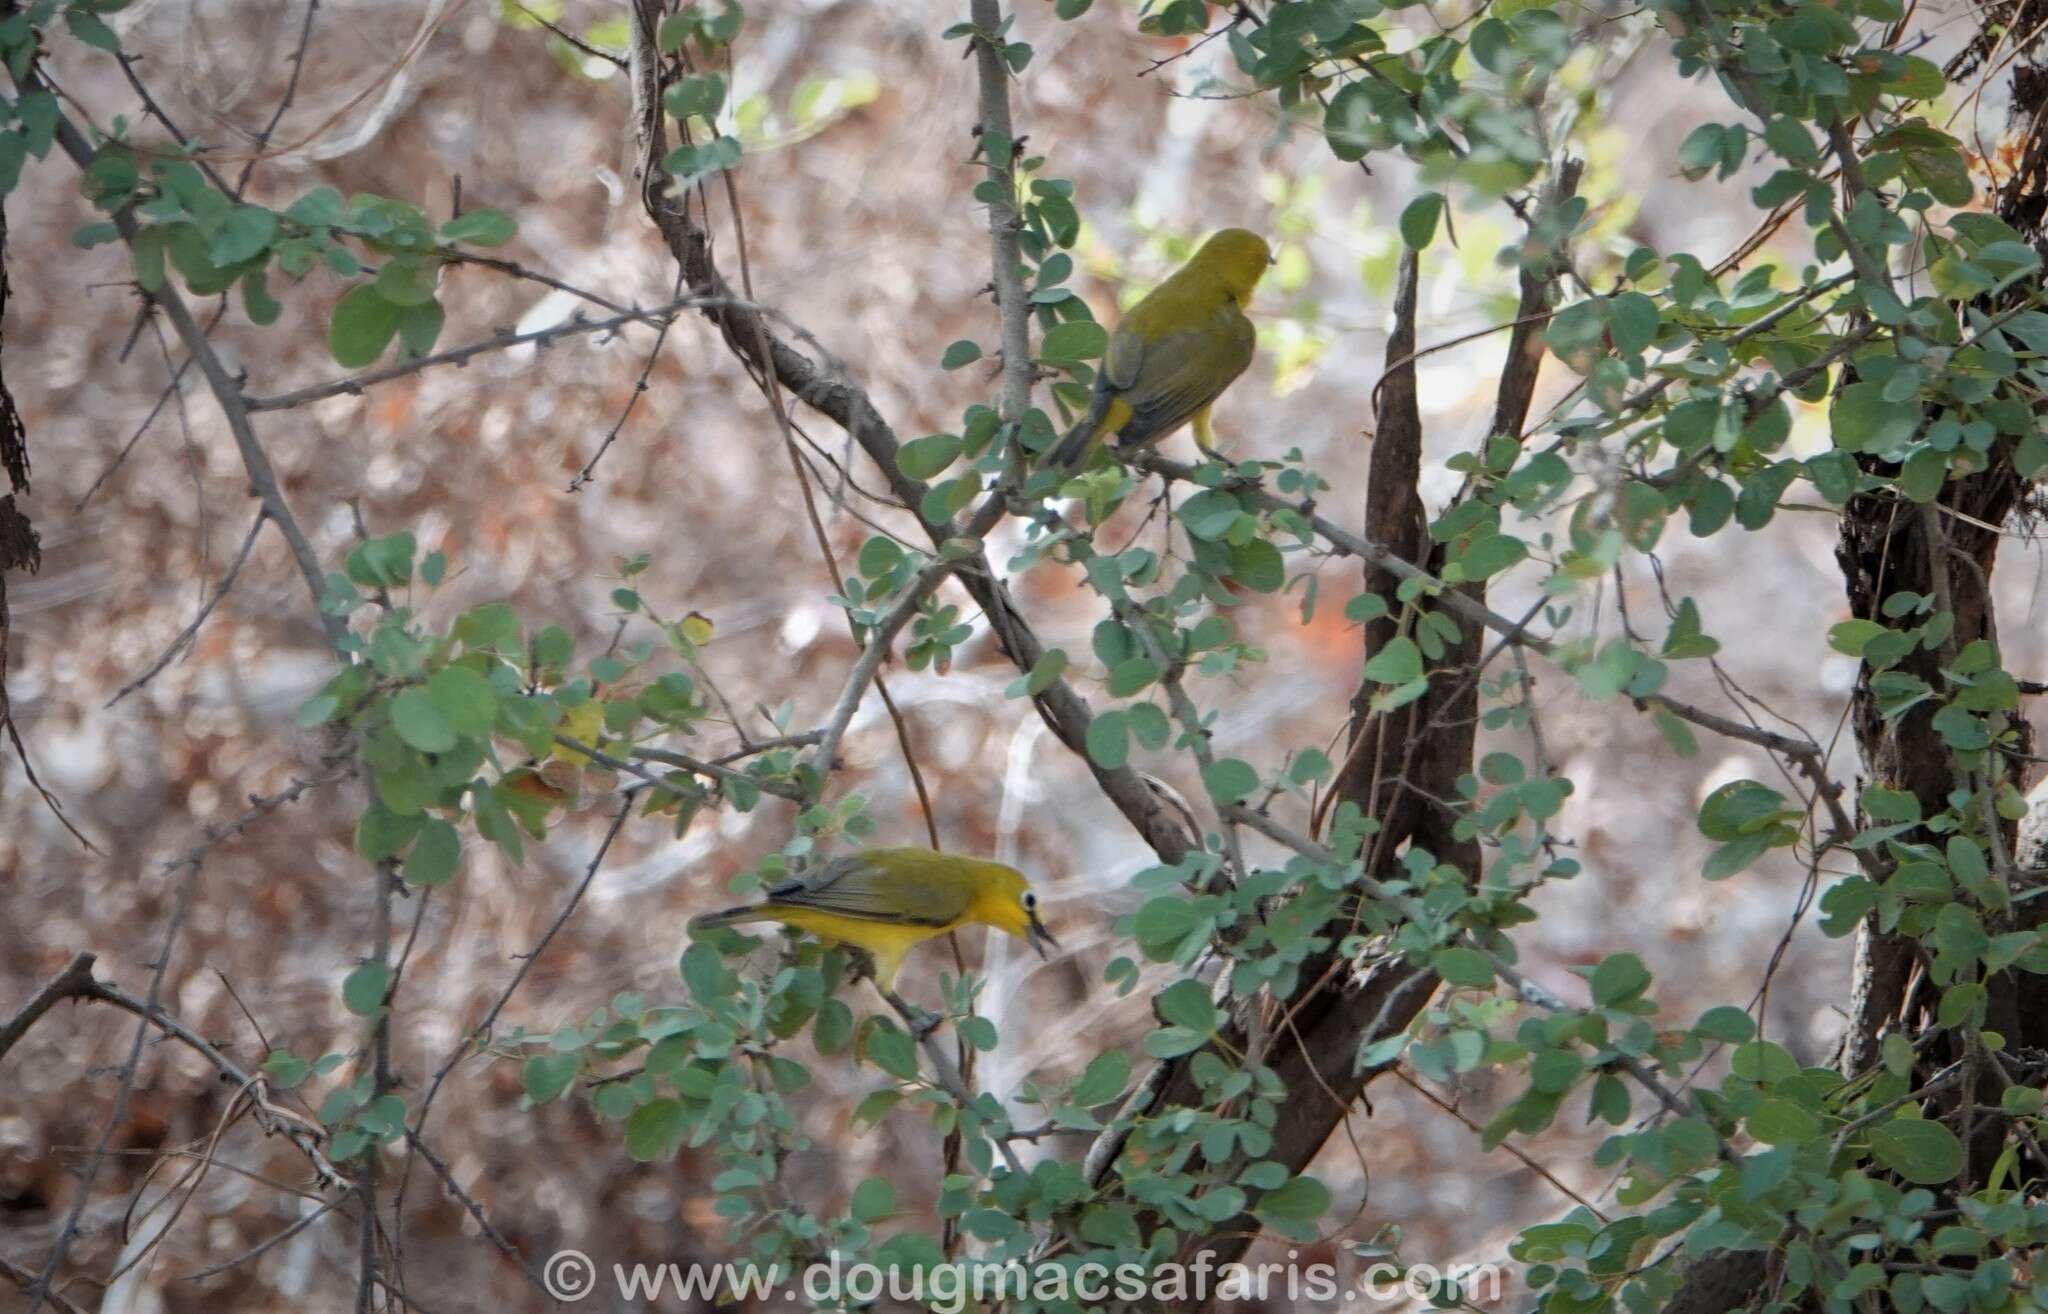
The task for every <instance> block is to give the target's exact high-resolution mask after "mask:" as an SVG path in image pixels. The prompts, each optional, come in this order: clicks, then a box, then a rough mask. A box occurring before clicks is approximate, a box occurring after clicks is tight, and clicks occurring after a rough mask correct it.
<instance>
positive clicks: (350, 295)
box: [327, 285, 398, 370]
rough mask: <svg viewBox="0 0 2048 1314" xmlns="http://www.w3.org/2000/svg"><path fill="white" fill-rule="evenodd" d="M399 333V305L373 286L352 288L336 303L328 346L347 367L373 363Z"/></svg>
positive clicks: (336, 359) (357, 367) (328, 333)
mask: <svg viewBox="0 0 2048 1314" xmlns="http://www.w3.org/2000/svg"><path fill="white" fill-rule="evenodd" d="M397 333H398V307H397V306H394V305H392V304H391V303H390V302H389V301H386V300H385V299H384V298H383V296H382V295H381V294H379V293H378V291H377V289H376V288H375V287H374V286H369V285H365V286H363V287H356V288H351V289H349V290H348V291H347V292H346V293H344V294H342V298H341V300H340V301H338V302H336V303H335V305H334V318H333V320H332V321H330V322H329V324H328V326H327V350H328V351H329V352H330V353H332V354H333V356H334V360H335V363H336V364H338V365H340V366H342V367H343V368H344V369H351V370H355V369H361V368H363V367H364V366H366V365H371V364H374V363H375V362H376V360H377V358H378V357H379V356H381V355H383V354H384V349H385V348H386V347H388V346H390V345H391V339H392V338H393V337H394V336H396V335H397Z"/></svg>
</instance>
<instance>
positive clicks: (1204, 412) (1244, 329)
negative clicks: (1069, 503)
mask: <svg viewBox="0 0 2048 1314" xmlns="http://www.w3.org/2000/svg"><path fill="white" fill-rule="evenodd" d="M1272 263H1273V253H1272V251H1271V250H1270V249H1269V248H1268V247H1267V246H1266V239H1265V238H1263V237H1260V236H1259V235H1258V234H1257V233H1253V232H1248V231H1246V230H1245V229H1242V228H1226V229H1224V230H1223V231H1222V232H1220V233H1218V234H1216V235H1215V236H1214V237H1212V238H1210V239H1209V240H1208V241H1206V242H1204V243H1202V247H1201V249H1200V250H1198V251H1196V252H1195V254H1194V256H1193V257H1192V258H1191V259H1190V260H1189V261H1188V262H1187V263H1186V264H1185V265H1182V266H1181V267H1180V268H1179V269H1177V270H1175V271H1174V272H1173V274H1172V275H1171V276H1170V277H1169V278H1168V279H1167V280H1166V281H1165V282H1164V283H1161V284H1160V285H1159V286H1158V287H1156V288H1154V289H1152V291H1151V292H1150V293H1149V294H1147V295H1146V296H1145V298H1144V299H1143V300H1141V301H1140V302H1138V304H1137V305H1135V306H1132V307H1131V310H1130V313H1129V314H1127V315H1125V316H1124V317H1123V322H1122V323H1120V324H1118V325H1117V329H1116V332H1115V333H1113V334H1111V335H1110V338H1109V350H1108V351H1106V352H1104V353H1103V357H1102V367H1101V368H1100V369H1099V370H1097V371H1096V374H1095V391H1094V394H1093V395H1092V396H1091V397H1090V398H1089V402H1088V413H1087V414H1086V415H1085V416H1083V417H1082V418H1081V422H1080V423H1079V424H1077V425H1075V426H1074V428H1073V429H1072V431H1071V432H1069V433H1068V434H1067V436H1066V438H1065V439H1063V440H1062V441H1061V443H1060V445H1059V446H1058V447H1057V448H1055V449H1053V454H1052V457H1051V461H1050V463H1051V464H1052V465H1053V466H1055V467H1057V468H1060V469H1062V470H1065V471H1067V472H1069V473H1075V472H1078V471H1080V470H1081V469H1082V468H1083V467H1085V466H1086V465H1087V464H1088V462H1089V461H1090V460H1091V459H1092V458H1093V456H1094V454H1095V453H1096V451H1097V450H1099V448H1100V447H1101V445H1102V443H1103V442H1105V441H1106V440H1109V439H1111V438H1114V439H1115V445H1116V446H1117V447H1120V448H1124V449H1130V448H1135V447H1142V446H1145V445H1147V444H1150V443H1156V442H1159V441H1160V440H1161V439H1163V438H1167V437H1169V436H1171V435H1172V434H1173V433H1174V432H1175V431H1176V430H1178V429H1179V428H1180V427H1181V426H1182V425H1184V424H1188V423H1190V422H1192V423H1193V424H1194V426H1195V442H1196V443H1197V444H1199V445H1200V446H1201V449H1202V450H1203V451H1204V452H1208V451H1210V450H1211V449H1212V448H1213V447H1214V446H1215V439H1214V436H1213V435H1212V434H1211V433H1210V431H1209V407H1210V405H1211V404H1212V403H1214V402H1215V400H1216V398H1217V397H1219V396H1221V395H1222V393H1223V390H1224V389H1225V388H1227V387H1229V386H1230V384H1231V382H1232V381H1233V380H1234V379H1236V378H1237V376H1238V375H1240V374H1242V373H1244V371H1245V367H1246V366H1248V365H1250V364H1251V363H1252V350H1253V347H1254V345H1255V341H1256V334H1255V333H1254V331H1253V329H1252V322H1251V320H1249V319H1247V318H1246V317H1245V313H1244V308H1245V305H1246V303H1247V302H1249V301H1250V300H1251V298H1252V291H1253V289H1255V288H1257V287H1258V285H1259V280H1260V279H1261V278H1263V277H1265V274H1266V267H1267V266H1268V265H1270V264H1272Z"/></svg>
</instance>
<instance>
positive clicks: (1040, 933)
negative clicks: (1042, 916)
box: [1026, 912, 1060, 963]
mask: <svg viewBox="0 0 2048 1314" xmlns="http://www.w3.org/2000/svg"><path fill="white" fill-rule="evenodd" d="M1028 929H1029V931H1030V934H1029V935H1028V936H1027V937H1026V939H1028V940H1029V941H1030V943H1031V947H1032V948H1033V949H1036V950H1037V951H1038V956H1039V957H1040V958H1043V959H1044V960H1045V961H1046V962H1048V963H1049V962H1051V961H1052V955H1051V954H1049V953H1047V952H1046V951H1045V950H1046V946H1047V945H1050V946H1052V947H1053V948H1055V949H1057V948H1059V947H1060V942H1059V941H1058V940H1055V939H1053V938H1052V932H1051V931H1048V930H1046V929H1045V923H1044V922H1041V921H1039V920H1038V914H1037V913H1036V912H1034V913H1032V914H1031V925H1030V927H1029V928H1028Z"/></svg>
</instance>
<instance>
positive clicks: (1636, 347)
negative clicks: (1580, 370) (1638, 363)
mask: <svg viewBox="0 0 2048 1314" xmlns="http://www.w3.org/2000/svg"><path fill="white" fill-rule="evenodd" d="M1606 309H1607V332H1608V335H1609V336H1610V337H1612V338H1613V339H1614V349H1615V350H1616V351H1618V352H1620V353H1621V354H1622V355H1624V356H1633V355H1635V354H1636V353H1638V352H1640V351H1642V350H1644V349H1645V348H1647V347H1648V346H1649V345H1650V344H1651V343H1652V342H1655V341H1656V340H1657V330H1658V327H1659V323H1658V315H1657V303H1656V302H1654V301H1652V300H1650V298H1648V297H1646V296H1644V295H1643V294H1642V293H1640V292H1618V293H1616V294H1615V295H1613V296H1611V297H1609V298H1607V305H1606Z"/></svg>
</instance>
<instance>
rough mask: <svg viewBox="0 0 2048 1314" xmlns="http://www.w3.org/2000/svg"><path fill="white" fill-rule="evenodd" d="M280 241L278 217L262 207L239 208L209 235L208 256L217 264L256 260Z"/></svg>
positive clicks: (231, 211) (243, 206)
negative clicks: (278, 238)
mask: <svg viewBox="0 0 2048 1314" xmlns="http://www.w3.org/2000/svg"><path fill="white" fill-rule="evenodd" d="M276 240H277V216H276V215H275V214H272V213H271V212H270V211H268V210H266V209H264V208H263V207H262V206H260V205H238V206H236V207H235V208H234V209H232V210H230V211H228V212H227V213H226V214H225V215H223V216H221V219H220V222H219V223H217V224H215V225H214V227H213V231H212V232H211V233H209V234H208V235H207V239H206V254H207V255H208V257H210V258H211V259H212V261H213V263H215V264H217V265H236V264H240V263H241V262H242V261H244V260H253V259H255V258H256V257H257V256H260V255H262V254H263V253H264V252H266V251H268V250H269V249H270V244H271V243H272V242H275V241H276Z"/></svg>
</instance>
